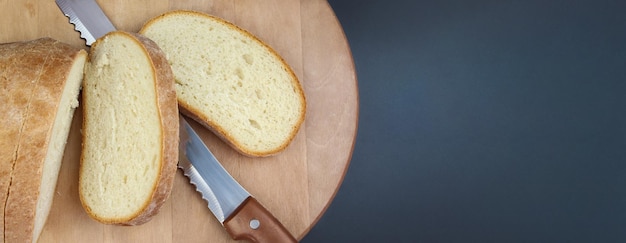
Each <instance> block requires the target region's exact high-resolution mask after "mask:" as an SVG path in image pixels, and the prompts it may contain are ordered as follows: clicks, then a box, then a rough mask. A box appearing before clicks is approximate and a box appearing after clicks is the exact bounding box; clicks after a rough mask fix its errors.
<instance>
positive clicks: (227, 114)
mask: <svg viewBox="0 0 626 243" xmlns="http://www.w3.org/2000/svg"><path fill="white" fill-rule="evenodd" d="M140 33H141V34H143V35H145V36H147V37H148V38H150V39H152V40H154V41H155V42H156V43H157V44H158V45H159V46H160V47H161V49H163V51H164V52H165V53H166V54H167V58H168V61H169V63H170V64H171V65H172V71H173V72H174V76H175V78H176V92H177V95H178V102H179V107H180V109H181V112H183V113H185V114H186V115H188V116H190V117H192V118H194V119H195V120H196V121H198V122H200V123H201V124H203V125H204V126H206V127H208V128H209V129H211V130H212V131H213V132H214V133H215V134H217V135H218V136H219V137H220V138H222V139H223V140H224V141H225V142H227V143H228V144H229V145H231V146H232V147H233V148H235V149H236V150H238V151H239V152H241V153H243V154H245V155H248V156H268V155H273V154H276V153H278V152H280V151H282V150H284V149H285V148H286V147H287V145H288V144H289V143H290V142H291V141H292V139H293V138H294V136H295V135H296V133H297V132H298V130H299V128H300V125H301V124H302V122H303V121H304V116H305V110H306V102H305V97H304V92H303V89H302V87H301V85H300V82H299V81H298V79H297V77H296V75H295V74H294V72H293V71H292V69H291V68H290V67H289V65H287V63H286V62H285V61H284V60H283V59H282V58H281V57H280V56H279V55H278V54H277V53H276V52H275V51H274V50H273V49H272V48H270V47H269V46H268V45H266V44H265V43H263V42H262V41H261V40H259V39H258V38H257V37H255V36H253V35H252V34H250V33H249V32H247V31H245V30H243V29H241V28H239V27H237V26H235V25H233V24H231V23H229V22H226V21H225V20H222V19H220V18H217V17H214V16H210V15H207V14H204V13H199V12H192V11H184V10H178V11H172V12H167V13H165V14H162V15H160V16H157V17H155V18H154V19H152V20H150V21H148V22H147V23H146V24H145V25H144V26H143V28H142V29H141V30H140Z"/></svg>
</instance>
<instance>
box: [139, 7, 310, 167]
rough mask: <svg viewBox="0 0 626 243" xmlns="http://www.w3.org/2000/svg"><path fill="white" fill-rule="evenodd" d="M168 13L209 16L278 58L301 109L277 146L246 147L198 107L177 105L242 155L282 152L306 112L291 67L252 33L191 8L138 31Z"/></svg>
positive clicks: (300, 89) (297, 82)
mask: <svg viewBox="0 0 626 243" xmlns="http://www.w3.org/2000/svg"><path fill="white" fill-rule="evenodd" d="M170 15H192V16H199V17H201V18H210V19H212V20H215V21H218V22H220V23H223V24H224V25H225V26H227V27H228V28H230V29H232V30H234V31H237V32H240V33H242V34H243V35H245V36H246V37H248V38H250V39H251V40H254V41H255V42H257V43H259V44H260V45H261V46H263V48H265V49H266V50H267V51H268V52H269V53H271V55H273V56H274V57H275V58H276V59H277V60H279V61H280V63H281V65H282V66H283V68H284V69H285V70H286V71H287V72H288V74H289V76H290V77H291V82H292V85H293V87H295V91H296V93H297V95H298V96H299V97H300V101H301V102H300V110H301V112H300V116H299V118H298V120H297V122H296V123H294V126H293V127H291V130H290V133H289V136H288V137H287V138H286V139H285V140H284V142H283V143H282V144H281V145H280V146H277V147H275V148H274V149H271V150H266V151H257V150H252V149H249V148H246V147H245V146H244V145H243V144H242V143H241V142H239V141H237V140H236V139H235V138H234V137H233V136H232V135H230V132H229V131H228V130H226V129H224V128H223V127H222V126H221V125H220V124H218V123H216V122H214V121H212V120H211V119H210V118H209V117H208V116H207V115H206V114H205V113H204V112H202V111H201V110H200V109H198V108H195V107H192V106H191V105H189V103H188V102H187V101H185V100H184V99H180V98H179V100H178V105H179V108H180V110H181V112H182V113H183V114H185V115H187V116H189V117H190V118H192V119H194V120H195V121H197V122H198V123H200V124H201V125H203V126H204V127H206V128H208V129H209V130H211V131H212V132H213V133H214V134H215V135H217V136H218V137H219V138H220V139H221V140H222V141H224V142H225V143H226V144H228V145H230V146H231V147H232V148H233V149H235V150H236V151H238V152H239V153H241V154H243V155H246V156H249V157H266V156H272V155H275V154H278V153H280V152H282V151H283V150H285V149H286V148H287V147H288V146H289V144H290V143H291V141H292V140H293V139H294V138H295V136H296V135H297V134H298V131H299V130H300V127H301V126H302V123H304V119H305V114H306V98H305V95H304V89H303V88H302V85H301V84H300V81H299V80H298V77H297V76H296V75H295V73H294V72H293V70H292V69H291V67H290V66H289V65H288V64H287V62H286V61H285V60H284V59H283V58H282V57H281V56H280V55H279V54H278V53H277V52H276V51H275V50H274V49H273V48H271V47H270V46H269V45H268V44H267V43H265V42H264V41H262V40H261V39H259V38H258V37H256V36H255V35H253V34H252V33H250V32H248V31H247V30H245V29H242V28H241V27H239V26H237V25H235V24H233V23H230V22H228V21H226V20H224V19H221V18H219V17H216V16H212V15H209V14H206V13H202V12H197V11H192V10H174V11H170V12H166V13H163V14H161V15H159V16H157V17H155V18H153V19H151V20H149V21H148V22H146V23H145V24H144V26H143V27H142V28H141V30H140V31H139V33H144V30H145V29H147V28H150V26H151V25H152V24H154V23H156V22H158V21H160V20H161V19H163V18H167V17H168V16H170Z"/></svg>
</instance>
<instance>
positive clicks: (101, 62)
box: [79, 31, 179, 225]
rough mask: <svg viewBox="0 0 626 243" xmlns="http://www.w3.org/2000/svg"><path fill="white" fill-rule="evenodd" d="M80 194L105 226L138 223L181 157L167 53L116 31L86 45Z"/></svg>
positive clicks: (153, 207)
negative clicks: (88, 46)
mask: <svg viewBox="0 0 626 243" xmlns="http://www.w3.org/2000/svg"><path fill="white" fill-rule="evenodd" d="M83 116H84V118H83V119H84V120H83V128H82V134H83V145H82V146H83V147H82V154H81V164H80V170H79V195H80V200H81V202H82V205H83V207H84V209H85V210H86V211H87V213H88V214H89V215H90V216H91V217H92V218H94V219H96V220H98V221H100V222H102V223H107V224H122V225H137V224H142V223H145V222H147V221H148V220H149V219H151V218H152V216H153V215H155V214H156V213H157V212H158V210H159V208H160V207H161V206H162V204H163V203H164V202H165V200H166V199H167V198H168V197H169V195H170V192H171V189H172V186H173V179H174V176H175V173H176V164H177V162H178V140H179V138H178V107H177V101H176V92H175V90H174V78H173V76H172V72H171V68H170V66H169V64H168V63H167V60H166V59H165V55H164V54H163V52H162V51H161V50H160V49H159V47H158V46H157V45H156V44H155V43H154V42H152V41H151V40H149V39H147V38H145V37H143V36H140V35H138V34H133V33H128V32H123V31H115V32H111V33H109V34H107V35H105V36H103V37H101V38H99V39H98V40H97V41H96V42H95V43H94V44H93V45H92V47H91V49H90V52H89V59H88V62H87V64H86V65H85V80H84V84H83Z"/></svg>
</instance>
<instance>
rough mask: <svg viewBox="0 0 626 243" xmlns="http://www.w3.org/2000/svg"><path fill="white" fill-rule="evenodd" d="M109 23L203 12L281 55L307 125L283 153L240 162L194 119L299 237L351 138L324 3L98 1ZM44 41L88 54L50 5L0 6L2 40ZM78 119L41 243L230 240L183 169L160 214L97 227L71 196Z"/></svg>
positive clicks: (349, 108)
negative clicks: (302, 101)
mask: <svg viewBox="0 0 626 243" xmlns="http://www.w3.org/2000/svg"><path fill="white" fill-rule="evenodd" d="M97 2H98V3H99V4H100V5H101V6H102V8H103V10H104V12H105V14H107V16H109V18H110V19H111V22H113V24H114V25H115V26H116V27H117V28H118V29H121V30H126V31H132V32H136V31H138V30H139V29H140V27H141V26H142V25H143V23H144V22H146V21H147V20H148V19H150V18H152V17H154V16H156V15H159V14H161V13H164V12H166V11H168V10H173V9H190V10H196V11H202V12H206V13H209V14H212V15H216V16H219V17H222V18H224V19H226V20H228V21H231V22H233V23H235V24H237V25H239V26H241V27H243V28H244V29H247V30H248V31H250V32H251V33H253V34H255V35H257V36H258V37H259V38H260V39H262V40H264V41H265V42H266V43H268V44H269V45H270V46H272V47H273V48H274V49H276V51H277V52H278V53H279V54H280V55H281V56H283V58H284V59H285V60H286V61H287V62H288V63H289V65H291V67H292V68H293V69H294V71H295V73H296V75H297V76H298V78H299V79H300V81H301V82H302V84H303V87H304V90H305V94H306V98H307V114H306V119H305V123H304V125H303V126H302V128H301V130H300V131H299V133H298V135H297V137H296V138H295V140H294V141H293V142H292V144H291V145H290V146H289V147H288V148H287V150H285V151H284V152H283V153H281V154H279V155H276V156H273V157H268V158H248V157H244V156H242V155H240V154H238V153H237V152H235V151H234V150H232V149H231V148H230V147H228V146H227V145H226V144H224V143H223V142H222V141H220V140H219V139H218V138H217V137H215V136H214V135H213V134H211V133H210V132H208V130H206V129H204V128H202V127H200V126H199V125H198V124H196V123H193V124H192V126H194V128H196V129H197V131H198V133H199V134H200V136H201V137H202V138H203V140H204V141H205V142H206V143H207V146H208V147H209V148H210V149H211V150H212V151H213V153H214V154H215V156H216V157H217V158H218V159H219V160H220V161H221V163H222V164H223V165H224V167H225V168H226V169H227V170H228V171H229V172H230V173H231V174H232V175H233V177H235V178H236V179H237V180H238V181H239V182H240V183H241V184H242V185H243V186H244V187H245V188H246V189H247V190H248V191H249V192H250V193H252V194H253V195H255V197H256V198H257V199H258V201H259V202H260V203H261V204H263V205H264V206H265V207H266V208H267V209H268V210H270V211H271V212H273V213H274V215H275V216H276V218H278V220H280V221H281V222H282V223H283V224H284V225H285V227H286V228H287V229H288V230H289V231H290V232H291V233H292V234H293V235H294V236H296V238H298V239H301V238H302V237H303V236H304V235H305V234H306V233H307V232H308V231H309V230H310V228H311V227H312V226H313V225H314V224H315V222H316V221H317V220H318V219H319V217H320V216H321V215H322V214H323V213H324V211H325V209H326V208H327V207H328V205H329V204H330V203H331V201H332V199H333V197H334V195H335V193H336V191H337V190H338V188H339V186H340V185H341V182H342V180H343V177H344V175H345V173H346V171H347V168H348V164H349V161H350V156H351V154H352V149H353V145H354V141H355V136H356V129H357V120H358V91H357V80H356V76H355V71H354V65H353V61H352V56H351V53H350V48H349V46H348V42H347V41H346V39H345V36H344V33H343V30H342V28H341V25H340V24H339V22H338V21H337V19H336V17H335V15H334V13H333V11H332V9H331V7H330V6H329V5H328V3H327V2H326V1H324V0H302V1H298V0H264V1H258V0H236V1H235V0H222V1H220V0H213V1H211V0H209V1H202V0H172V1H155V0H134V1H125V0H124V1H123V0H98V1H97ZM44 36H49V37H52V38H56V39H59V40H62V41H64V42H67V43H70V44H71V45H74V46H77V47H81V48H86V47H85V45H84V40H82V39H80V37H79V34H78V33H77V32H75V31H74V26H73V25H71V24H69V22H68V19H67V18H66V17H65V16H64V15H63V14H62V13H61V12H60V10H59V9H58V8H57V6H56V4H55V3H54V1H52V0H45V1H41V0H0V43H4V42H13V41H25V40H30V39H35V38H39V37H44ZM81 121H82V113H81V112H80V109H79V110H78V111H77V112H76V114H75V117H74V120H73V123H72V129H71V132H70V136H69V140H68V143H67V147H66V150H65V155H64V158H63V165H62V168H61V173H60V175H59V179H58V184H57V191H56V195H55V198H54V204H53V208H52V211H51V213H50V216H49V218H48V221H47V224H46V226H45V228H44V231H43V233H42V234H41V237H40V240H39V242H86V241H88V242H231V241H232V240H231V239H230V237H229V236H228V235H227V234H226V231H225V230H224V229H223V228H222V226H221V225H220V223H219V222H218V221H217V220H216V219H215V218H214V217H213V216H212V215H211V213H210V211H209V210H208V208H207V205H206V202H205V201H203V200H202V199H201V197H200V195H199V194H198V193H197V192H195V190H194V188H193V187H192V185H190V184H189V183H188V180H187V178H185V177H184V176H183V175H182V173H181V171H180V170H179V171H178V172H177V173H178V174H177V176H176V180H175V185H174V189H173V191H172V195H171V197H170V198H169V200H168V202H167V203H166V204H165V206H164V207H163V208H162V209H161V211H160V213H159V214H158V215H157V216H155V217H154V218H153V219H152V220H151V221H150V222H148V223H146V224H144V225H141V226H132V227H129V226H112V225H104V224H100V223H98V222H96V221H94V220H92V219H91V218H89V217H88V216H87V214H86V213H85V212H84V211H83V209H82V207H81V205H80V202H79V199H78V191H77V190H78V189H77V182H78V179H77V178H78V165H79V157H80V143H81V138H80V127H81Z"/></svg>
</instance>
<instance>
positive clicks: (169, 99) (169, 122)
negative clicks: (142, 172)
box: [79, 31, 179, 225]
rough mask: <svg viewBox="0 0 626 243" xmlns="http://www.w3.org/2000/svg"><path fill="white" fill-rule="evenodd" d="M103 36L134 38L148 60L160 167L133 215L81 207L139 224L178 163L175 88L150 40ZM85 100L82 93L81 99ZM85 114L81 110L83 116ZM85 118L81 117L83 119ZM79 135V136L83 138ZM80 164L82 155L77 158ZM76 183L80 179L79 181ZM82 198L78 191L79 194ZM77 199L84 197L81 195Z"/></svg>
mask: <svg viewBox="0 0 626 243" xmlns="http://www.w3.org/2000/svg"><path fill="white" fill-rule="evenodd" d="M107 35H126V36H128V37H130V38H131V39H133V40H135V41H137V43H139V44H140V45H141V46H142V47H143V48H144V51H145V52H146V54H147V56H148V57H149V59H150V61H151V62H152V66H153V72H154V76H155V79H156V80H155V89H156V92H157V100H156V101H155V102H156V105H157V106H158V110H159V113H160V114H159V116H160V117H161V128H162V129H163V131H162V133H163V137H162V140H161V149H162V161H161V170H160V173H159V179H157V184H156V185H155V186H154V188H153V192H152V196H151V199H150V200H149V201H147V202H146V205H144V206H143V207H142V208H143V209H142V210H141V211H138V212H137V213H136V214H135V215H133V216H131V217H129V218H126V219H105V218H101V217H98V216H97V215H95V214H94V213H93V212H91V211H90V210H89V207H87V206H86V205H85V204H84V203H83V207H84V208H85V210H86V211H87V213H88V214H89V215H90V216H91V217H92V218H94V219H96V220H98V221H100V222H102V223H107V224H119V225H140V224H143V223H146V222H148V221H149V220H150V219H151V218H152V217H153V216H154V215H156V214H157V213H158V211H159V209H160V208H161V206H162V205H163V204H164V203H165V201H166V200H167V199H168V198H169V195H170V194H171V190H172V187H173V185H174V177H175V175H176V168H177V167H176V166H177V164H178V141H179V136H178V132H179V129H178V125H179V120H178V105H177V100H176V90H175V88H174V76H173V74H172V70H171V68H170V65H169V63H168V62H167V60H166V59H165V54H164V53H163V52H162V51H161V49H160V48H159V47H158V46H157V45H156V43H154V42H153V41H152V40H150V39H148V38H146V37H144V36H142V35H139V34H135V33H130V32H124V31H115V32H112V33H109V34H107ZM101 39H102V38H100V39H98V40H97V41H96V42H95V43H94V44H93V45H92V48H91V49H92V50H93V49H95V48H97V47H96V46H97V45H98V44H99V40H101ZM84 99H87V97H85V95H83V100H84ZM86 115H87V114H86V113H85V116H86ZM84 119H85V118H83V122H84V121H85V120H84ZM85 136H86V135H85V134H83V139H85ZM81 166H82V157H81ZM79 184H80V182H79ZM79 194H80V195H81V197H82V193H79ZM81 202H84V200H83V199H82V198H81Z"/></svg>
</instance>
